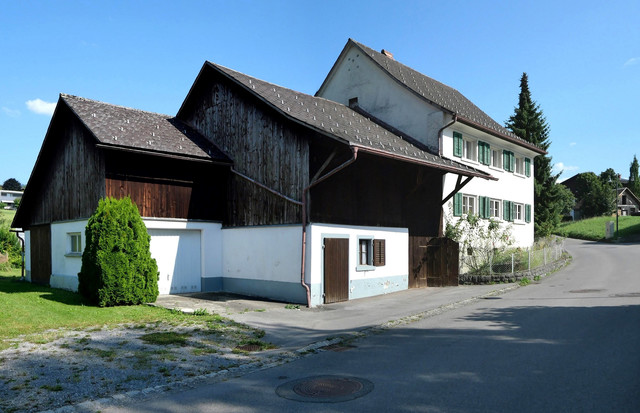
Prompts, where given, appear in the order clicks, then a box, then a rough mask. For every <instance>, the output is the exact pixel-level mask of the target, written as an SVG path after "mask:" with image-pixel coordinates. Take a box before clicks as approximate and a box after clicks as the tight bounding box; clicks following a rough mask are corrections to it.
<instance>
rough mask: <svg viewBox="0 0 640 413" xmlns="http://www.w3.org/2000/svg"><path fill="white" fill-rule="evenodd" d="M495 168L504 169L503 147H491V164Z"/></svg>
mask: <svg viewBox="0 0 640 413" xmlns="http://www.w3.org/2000/svg"><path fill="white" fill-rule="evenodd" d="M490 166H491V167H492V168H494V169H499V170H502V169H503V168H502V149H496V148H493V147H492V148H491V165H490Z"/></svg>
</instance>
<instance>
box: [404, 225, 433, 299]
mask: <svg viewBox="0 0 640 413" xmlns="http://www.w3.org/2000/svg"><path fill="white" fill-rule="evenodd" d="M430 239H431V238H430V237H418V236H414V235H409V288H422V287H426V286H427V266H426V259H427V257H426V253H427V245H428V244H429V240H430Z"/></svg>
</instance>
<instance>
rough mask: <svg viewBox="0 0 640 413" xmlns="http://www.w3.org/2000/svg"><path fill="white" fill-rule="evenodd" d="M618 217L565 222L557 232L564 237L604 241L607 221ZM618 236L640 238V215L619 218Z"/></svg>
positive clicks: (621, 237)
mask: <svg viewBox="0 0 640 413" xmlns="http://www.w3.org/2000/svg"><path fill="white" fill-rule="evenodd" d="M609 221H613V222H614V223H615V221H616V217H615V216H614V217H595V218H588V219H583V220H580V221H572V222H563V223H562V224H560V227H559V228H558V229H557V230H556V234H557V235H560V236H562V237H568V238H576V239H583V240H589V241H602V240H604V239H605V228H606V223H607V222H609ZM618 227H619V234H618V238H619V239H622V240H625V239H634V240H638V239H640V216H623V217H619V218H618Z"/></svg>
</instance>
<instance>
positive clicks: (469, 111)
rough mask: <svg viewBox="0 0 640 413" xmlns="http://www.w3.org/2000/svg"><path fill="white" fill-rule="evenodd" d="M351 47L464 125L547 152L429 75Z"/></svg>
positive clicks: (354, 43)
mask: <svg viewBox="0 0 640 413" xmlns="http://www.w3.org/2000/svg"><path fill="white" fill-rule="evenodd" d="M350 44H353V45H355V47H358V48H359V49H360V50H362V52H363V53H364V54H365V55H367V56H369V57H370V58H371V59H372V60H373V61H374V62H375V63H376V64H377V65H378V66H379V67H381V68H382V69H383V70H384V71H385V72H387V73H388V74H389V75H390V76H391V77H392V78H393V79H395V80H396V81H397V82H399V83H400V84H402V85H403V86H405V87H406V88H408V89H409V90H411V91H412V92H414V93H415V94H416V95H418V96H419V97H421V98H422V99H425V100H426V101H428V102H430V103H432V104H435V105H436V106H439V107H441V108H443V109H445V110H446V111H448V112H450V113H452V114H457V115H458V118H459V119H460V120H461V121H462V122H464V121H465V120H466V121H467V122H464V123H469V124H470V126H475V127H479V128H481V129H486V130H487V131H488V132H490V133H491V132H493V134H497V135H498V136H500V137H502V138H505V139H507V140H510V141H512V142H515V143H517V144H519V145H522V146H526V147H528V148H530V149H533V150H535V151H536V152H539V153H546V152H545V151H543V150H542V149H540V148H538V147H537V146H535V145H533V144H531V143H529V142H527V141H525V140H524V139H522V138H520V137H519V136H517V135H516V134H514V133H512V132H511V131H509V130H508V129H506V128H505V127H503V126H502V125H500V124H499V123H498V122H496V121H495V120H493V119H492V118H491V117H490V116H489V115H487V114H486V113H484V112H483V111H482V110H480V108H479V107H477V106H476V105H475V104H473V102H471V101H470V100H469V99H467V98H466V97H465V96H464V95H462V93H460V92H459V91H457V90H456V89H454V88H452V87H450V86H447V85H445V84H444V83H441V82H438V81H437V80H435V79H432V78H430V77H429V76H425V75H423V74H422V73H420V72H418V71H417V70H415V69H412V68H410V67H409V66H406V65H404V64H402V63H400V62H398V61H397V60H394V59H393V58H391V57H389V56H387V55H385V54H383V53H380V52H377V51H375V50H373V49H371V48H370V47H367V46H365V45H363V44H361V43H358V42H356V41H355V40H353V39H349V41H348V42H347V46H346V47H345V50H346V49H347V47H349V45H350Z"/></svg>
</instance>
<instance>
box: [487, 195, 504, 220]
mask: <svg viewBox="0 0 640 413" xmlns="http://www.w3.org/2000/svg"><path fill="white" fill-rule="evenodd" d="M501 209H502V200H501V199H493V198H491V199H489V217H490V218H497V219H500V217H501V215H500V212H501Z"/></svg>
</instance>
